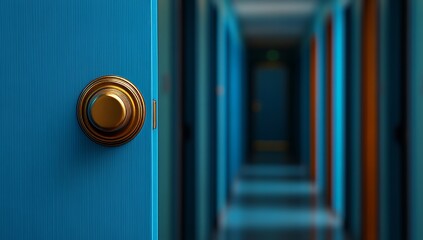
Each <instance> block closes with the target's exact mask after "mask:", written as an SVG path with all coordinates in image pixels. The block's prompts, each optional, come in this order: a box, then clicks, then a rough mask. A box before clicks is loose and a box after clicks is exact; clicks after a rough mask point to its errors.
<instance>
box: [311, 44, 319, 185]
mask: <svg viewBox="0 0 423 240" xmlns="http://www.w3.org/2000/svg"><path fill="white" fill-rule="evenodd" d="M316 45H317V43H316V38H315V37H313V39H312V40H311V46H310V50H311V53H310V125H311V126H310V132H311V134H310V148H311V151H310V155H311V156H310V160H311V163H310V167H311V169H310V171H311V180H312V181H313V182H315V181H316V175H317V173H316V171H317V166H316V136H317V134H316V131H317V129H316V113H317V111H316V108H317V106H316V97H317V92H316V91H317V46H316Z"/></svg>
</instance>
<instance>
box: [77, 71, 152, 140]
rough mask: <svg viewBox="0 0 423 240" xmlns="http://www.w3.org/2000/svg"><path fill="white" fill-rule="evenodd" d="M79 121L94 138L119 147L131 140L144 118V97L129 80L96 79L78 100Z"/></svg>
mask: <svg viewBox="0 0 423 240" xmlns="http://www.w3.org/2000/svg"><path fill="white" fill-rule="evenodd" d="M77 111H78V122H79V124H80V126H81V128H82V130H83V131H84V133H85V134H86V135H87V136H88V137H89V138H91V139H92V140H93V141H95V142H97V143H99V144H102V145H107V146H118V145H122V144H124V143H127V142H129V141H131V140H132V139H133V138H134V137H135V136H136V135H137V134H138V133H139V131H140V130H141V128H142V125H143V123H144V119H145V104H144V99H143V97H142V95H141V93H140V92H139V91H138V89H137V88H136V87H135V86H134V85H133V84H132V83H130V82H129V81H128V80H126V79H124V78H121V77H117V76H105V77H101V78H98V79H95V80H94V81H92V82H91V83H89V84H88V86H87V87H85V89H84V90H83V91H82V93H81V95H80V97H79V101H78V109H77Z"/></svg>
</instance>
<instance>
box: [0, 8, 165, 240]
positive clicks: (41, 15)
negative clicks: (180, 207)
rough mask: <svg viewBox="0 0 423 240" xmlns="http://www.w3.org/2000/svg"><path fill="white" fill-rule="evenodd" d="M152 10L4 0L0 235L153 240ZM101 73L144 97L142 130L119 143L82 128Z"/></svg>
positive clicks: (0, 26) (0, 12) (1, 12)
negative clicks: (94, 137)
mask: <svg viewBox="0 0 423 240" xmlns="http://www.w3.org/2000/svg"><path fill="white" fill-rule="evenodd" d="M155 8H156V0H146V1H138V0H128V1H116V0H91V1H84V0H74V1H54V0H40V1H23V0H2V1H0V36H1V37H0V52H1V54H0V72H1V74H2V81H1V82H2V88H1V90H0V102H1V106H2V107H1V109H2V114H1V115H0V132H1V134H2V138H1V140H0V143H1V144H0V159H1V161H0V183H1V185H0V222H1V226H0V239H46V240H48V239H62V240H65V239H87V240H88V239H89V240H95V239H102V240H103V239H156V235H157V230H156V210H155V209H156V208H155V204H156V201H157V200H156V192H157V189H156V180H155V179H156V177H157V174H156V171H157V169H156V164H157V161H156V160H155V159H156V150H155V149H156V145H155V139H156V134H157V131H156V130H153V124H152V107H151V106H152V101H153V98H155V97H156V95H155V94H156V93H155V88H156V87H155V77H156V70H155V68H156V63H155V61H156V60H155V58H156V55H157V54H156V53H155V48H156V43H155V38H156V37H155V35H156V29H155V28H156V20H155V18H156V13H155V12H156V11H155ZM104 75H117V76H121V77H124V78H125V79H128V80H129V81H131V82H132V83H133V84H134V85H135V86H136V87H137V88H138V89H139V90H140V92H141V93H142V95H143V97H144V101H145V108H146V114H145V115H144V116H145V121H144V124H143V127H142V129H141V131H140V133H139V134H138V135H137V136H136V137H135V138H134V139H133V140H132V141H131V142H129V143H127V144H124V145H121V146H118V147H106V146H102V145H99V144H96V143H94V142H93V141H91V140H90V139H89V138H88V137H86V136H85V135H84V133H83V131H82V130H81V128H80V127H79V126H78V120H77V114H76V106H77V101H78V97H79V95H80V93H81V91H82V90H83V89H84V87H85V86H86V85H87V84H88V83H89V82H90V81H92V80H94V79H96V78H98V77H100V76H104ZM119 96H120V95H119ZM109 100H110V99H109ZM93 101H94V100H93ZM120 106H121V105H120ZM125 106H126V105H125ZM88 109H89V108H87V111H88ZM93 111H94V110H93ZM128 111H129V110H128ZM126 113H127V112H126ZM128 114H129V113H128ZM106 120H107V119H106ZM109 120H110V119H109Z"/></svg>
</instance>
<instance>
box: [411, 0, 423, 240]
mask: <svg viewBox="0 0 423 240" xmlns="http://www.w3.org/2000/svg"><path fill="white" fill-rule="evenodd" d="M422 12H423V1H421V0H412V1H411V5H410V9H409V13H410V14H409V16H410V31H411V32H410V37H411V38H410V39H411V42H410V46H411V47H410V52H409V54H410V61H411V62H410V80H409V89H408V96H409V99H408V100H409V103H410V106H409V132H408V140H409V148H410V149H409V160H410V168H409V181H410V183H411V184H410V185H411V186H410V195H409V197H410V203H409V209H410V212H409V215H410V218H411V219H410V220H411V222H410V239H413V240H417V239H423V228H422V223H423V204H422V203H423V187H422V183H423V174H422V172H423V161H422V159H423V147H422V146H423V124H422V123H423V94H422V86H423V78H422V76H423V45H422V42H423V28H422V24H423V14H422Z"/></svg>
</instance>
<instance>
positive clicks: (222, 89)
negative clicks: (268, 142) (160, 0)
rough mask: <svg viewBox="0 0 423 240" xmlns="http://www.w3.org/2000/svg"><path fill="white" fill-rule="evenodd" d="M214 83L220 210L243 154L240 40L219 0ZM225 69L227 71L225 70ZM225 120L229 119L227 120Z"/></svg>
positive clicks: (229, 13)
mask: <svg viewBox="0 0 423 240" xmlns="http://www.w3.org/2000/svg"><path fill="white" fill-rule="evenodd" d="M218 9H219V33H218V38H219V39H218V52H219V55H218V63H217V65H218V73H219V74H218V86H217V95H218V96H217V129H218V134H217V142H218V146H217V152H218V161H217V162H218V168H217V172H218V177H217V181H218V182H217V189H218V194H217V211H218V215H221V214H224V209H225V207H226V203H227V201H228V197H229V196H228V195H227V193H228V192H229V190H230V189H231V185H232V183H233V182H234V180H235V178H236V176H237V173H238V170H239V166H240V164H241V162H242V161H243V158H244V157H245V156H244V155H243V146H242V144H241V143H242V142H244V141H243V137H242V136H243V132H244V131H242V129H243V128H244V127H243V123H242V122H243V121H241V120H242V119H241V116H242V115H243V114H240V111H242V109H245V108H244V107H243V106H241V104H242V103H243V102H245V101H242V98H243V94H242V92H243V87H244V86H243V85H244V84H243V82H244V81H243V64H244V63H243V61H244V59H243V55H244V53H243V52H244V49H243V43H242V39H241V36H240V32H239V27H238V22H237V20H236V18H235V15H234V12H233V9H231V7H230V4H229V3H228V2H227V1H225V0H222V1H220V2H219V4H218ZM229 68H230V69H229ZM228 71H229V73H230V74H228ZM228 120H229V121H228Z"/></svg>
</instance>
